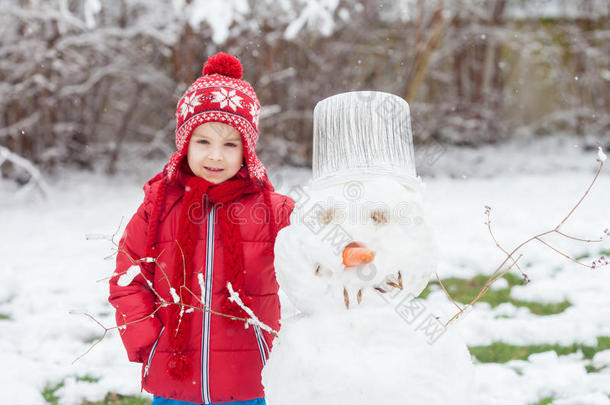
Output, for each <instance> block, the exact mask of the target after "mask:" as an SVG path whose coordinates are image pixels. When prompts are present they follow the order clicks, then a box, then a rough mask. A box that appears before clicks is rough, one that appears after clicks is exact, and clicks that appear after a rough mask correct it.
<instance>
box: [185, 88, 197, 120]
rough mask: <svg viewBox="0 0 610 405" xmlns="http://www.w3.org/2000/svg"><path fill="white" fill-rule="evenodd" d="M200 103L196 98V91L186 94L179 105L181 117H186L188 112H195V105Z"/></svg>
mask: <svg viewBox="0 0 610 405" xmlns="http://www.w3.org/2000/svg"><path fill="white" fill-rule="evenodd" d="M200 104H201V100H199V99H198V98H197V94H196V93H193V94H191V95H190V96H186V97H185V98H184V102H183V103H182V105H181V106H180V115H182V119H184V118H186V116H187V115H188V114H190V113H193V112H195V107H197V106H198V105H200Z"/></svg>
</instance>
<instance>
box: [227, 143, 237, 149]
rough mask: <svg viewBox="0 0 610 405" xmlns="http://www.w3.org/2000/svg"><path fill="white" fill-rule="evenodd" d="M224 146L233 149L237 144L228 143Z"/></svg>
mask: <svg viewBox="0 0 610 405" xmlns="http://www.w3.org/2000/svg"><path fill="white" fill-rule="evenodd" d="M225 145H226V146H229V147H231V148H234V147H236V146H237V144H235V143H233V142H229V143H225Z"/></svg>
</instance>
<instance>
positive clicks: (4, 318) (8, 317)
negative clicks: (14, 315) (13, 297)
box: [0, 314, 11, 321]
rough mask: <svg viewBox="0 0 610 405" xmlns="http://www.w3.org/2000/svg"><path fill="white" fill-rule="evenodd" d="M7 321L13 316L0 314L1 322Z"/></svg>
mask: <svg viewBox="0 0 610 405" xmlns="http://www.w3.org/2000/svg"><path fill="white" fill-rule="evenodd" d="M7 319H11V316H10V315H8V314H0V321H4V320H7Z"/></svg>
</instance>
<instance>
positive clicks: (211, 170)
mask: <svg viewBox="0 0 610 405" xmlns="http://www.w3.org/2000/svg"><path fill="white" fill-rule="evenodd" d="M203 168H204V169H205V170H207V171H209V172H212V173H219V172H222V171H223V169H220V168H216V167H208V166H203Z"/></svg>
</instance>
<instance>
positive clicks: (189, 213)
mask: <svg viewBox="0 0 610 405" xmlns="http://www.w3.org/2000/svg"><path fill="white" fill-rule="evenodd" d="M241 77H242V67H241V64H240V62H239V60H237V58H235V57H233V56H231V55H228V54H223V53H219V54H217V55H215V56H212V57H211V58H210V59H208V61H207V62H206V64H205V65H204V68H203V76H202V77H200V78H199V79H197V80H196V81H195V82H194V83H193V84H192V85H191V86H190V87H189V89H188V90H187V91H186V92H185V94H184V95H183V96H182V98H181V100H180V102H179V103H178V108H177V111H176V121H177V123H176V147H177V151H176V152H175V153H174V154H173V155H172V157H171V159H170V161H169V162H168V163H167V164H166V165H165V168H164V170H163V172H161V173H159V174H157V175H156V176H155V177H153V178H152V179H151V180H149V181H148V182H147V183H146V185H145V186H144V191H145V199H144V202H143V203H142V205H141V206H140V207H139V209H138V211H137V212H136V214H135V215H134V216H133V218H132V219H131V221H130V222H129V224H128V225H127V228H126V229H125V233H124V235H123V237H122V239H121V242H120V244H119V246H120V248H119V253H118V255H117V265H116V272H115V274H114V275H113V277H112V278H111V280H110V297H109V301H110V303H111V304H112V305H113V306H114V307H115V308H116V320H117V325H119V330H120V333H121V338H122V340H123V344H124V345H125V348H126V350H127V354H128V357H129V360H130V361H133V362H139V363H142V387H143V388H144V389H146V390H147V391H149V392H151V393H153V394H154V396H155V399H154V401H153V404H154V405H161V404H176V405H177V404H193V403H195V404H244V405H245V404H257V405H259V404H264V403H265V401H264V392H263V388H262V385H261V378H260V373H261V370H262V367H263V365H264V363H265V361H266V360H267V358H268V356H269V351H270V349H271V345H272V338H273V337H272V336H271V335H270V334H268V333H267V332H264V331H262V330H261V329H260V327H258V326H256V327H251V328H244V323H243V320H239V319H234V318H235V317H239V318H247V317H248V316H247V315H246V314H245V312H244V311H243V310H242V309H241V308H240V307H239V306H238V305H237V304H235V303H234V302H232V301H231V300H229V292H228V289H227V283H228V282H230V283H231V285H232V288H233V290H235V291H236V292H237V293H238V294H239V296H240V298H241V299H242V301H243V302H244V304H246V305H247V306H248V307H249V308H250V309H252V311H253V312H254V313H255V314H256V316H257V317H258V318H259V319H260V320H261V321H262V322H263V323H265V324H267V325H269V326H270V327H271V328H273V329H274V330H279V326H280V325H279V319H280V303H279V298H278V295H277V291H278V285H277V281H276V279H275V271H274V268H273V258H274V255H273V245H274V241H275V237H276V235H277V232H278V231H279V230H280V229H281V228H283V227H285V226H287V225H288V223H289V216H290V212H291V211H292V209H293V208H294V201H292V200H291V199H290V198H289V197H286V196H283V195H280V194H277V193H274V192H273V186H272V185H271V184H270V182H269V179H268V177H267V175H266V171H265V168H264V167H263V165H262V163H261V162H260V161H259V159H258V157H257V156H256V154H255V152H254V148H255V146H256V141H257V139H258V116H259V113H260V104H259V102H258V99H257V97H256V93H255V92H254V90H253V89H252V87H251V86H250V85H249V84H248V83H247V82H245V81H243V80H240V79H241ZM134 266H136V267H134ZM128 269H131V270H130V271H131V272H132V274H133V271H134V270H133V269H135V270H136V271H139V272H138V274H137V275H136V276H135V277H134V278H133V280H130V279H129V278H127V279H123V280H121V276H122V275H124V274H125V273H126V272H127V270H128ZM127 274H129V272H128V273H127ZM244 401H245V402H244Z"/></svg>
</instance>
